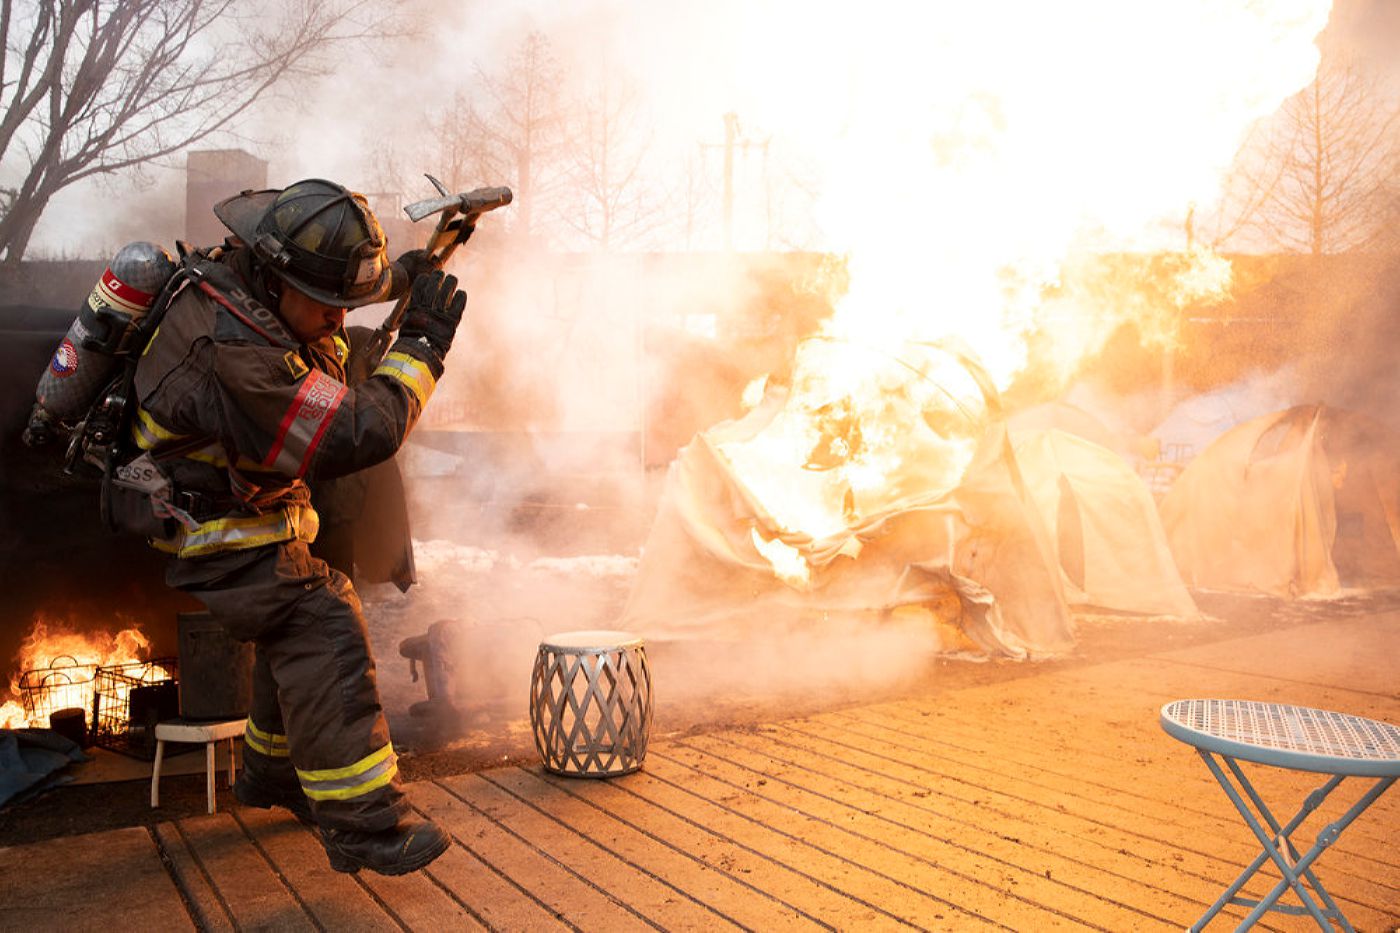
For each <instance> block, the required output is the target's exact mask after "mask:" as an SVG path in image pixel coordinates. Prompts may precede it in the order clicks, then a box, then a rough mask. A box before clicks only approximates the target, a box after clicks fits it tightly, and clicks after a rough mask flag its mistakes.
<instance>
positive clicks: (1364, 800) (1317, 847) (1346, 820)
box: [1242, 777, 1395, 933]
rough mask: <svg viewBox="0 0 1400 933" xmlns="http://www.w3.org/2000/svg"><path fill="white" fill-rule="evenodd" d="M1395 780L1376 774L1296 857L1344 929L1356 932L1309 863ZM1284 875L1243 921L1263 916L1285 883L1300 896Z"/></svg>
mask: <svg viewBox="0 0 1400 933" xmlns="http://www.w3.org/2000/svg"><path fill="white" fill-rule="evenodd" d="M1394 783H1395V778H1393V777H1391V778H1379V779H1378V780H1377V781H1376V783H1375V784H1373V785H1371V789H1370V790H1368V791H1367V792H1366V793H1365V794H1363V795H1362V796H1361V799H1360V800H1358V801H1356V803H1354V804H1352V805H1351V807H1350V809H1348V810H1347V812H1346V813H1344V814H1342V818H1341V819H1339V820H1337V821H1336V822H1334V823H1329V824H1328V825H1327V826H1324V827H1323V828H1322V832H1320V833H1318V834H1317V842H1315V843H1314V844H1313V847H1312V848H1311V849H1309V850H1308V851H1307V852H1305V853H1304V854H1303V857H1302V858H1300V859H1298V866H1297V867H1298V871H1299V872H1306V873H1307V874H1308V877H1309V878H1310V879H1312V881H1313V883H1314V885H1315V886H1316V887H1317V892H1318V894H1319V895H1321V897H1322V899H1323V900H1324V901H1326V902H1327V906H1328V908H1330V909H1329V911H1328V916H1332V915H1333V914H1335V915H1336V918H1337V922H1338V923H1340V924H1341V925H1342V929H1344V930H1346V931H1347V933H1355V931H1354V930H1353V929H1352V926H1351V924H1350V923H1349V922H1348V921H1347V918H1346V916H1345V915H1343V914H1342V911H1341V909H1340V908H1338V907H1337V905H1336V904H1335V903H1334V902H1333V901H1332V898H1331V897H1330V896H1329V895H1328V893H1327V889H1326V888H1324V887H1322V884H1321V883H1320V882H1318V881H1317V878H1316V876H1315V875H1313V874H1312V872H1311V871H1310V870H1309V866H1310V865H1312V863H1313V862H1315V861H1317V857H1318V856H1319V855H1321V854H1322V850H1323V849H1326V848H1327V847H1328V846H1330V845H1332V843H1334V842H1336V841H1337V837H1339V836H1340V835H1341V834H1342V830H1344V829H1346V828H1347V827H1348V826H1350V825H1351V824H1352V821H1353V820H1355V819H1356V818H1357V817H1358V816H1360V815H1361V814H1362V813H1364V812H1365V811H1366V808H1367V807H1369V806H1370V805H1371V804H1373V803H1375V802H1376V799H1377V798H1379V797H1380V795H1381V794H1384V793H1385V792H1386V790H1388V789H1389V788H1390V785H1392V784H1394ZM1284 878H1285V880H1284V881H1280V882H1279V883H1278V884H1277V885H1275V886H1274V889H1273V890H1272V891H1270V892H1269V895H1268V897H1266V898H1264V900H1262V901H1260V902H1259V905H1258V906H1257V907H1255V908H1254V910H1253V911H1251V912H1250V915H1249V916H1248V917H1246V918H1245V925H1248V924H1252V923H1254V922H1255V921H1256V920H1258V919H1259V918H1260V917H1261V916H1263V914H1264V911H1266V910H1268V909H1269V906H1270V905H1272V904H1273V902H1274V901H1276V900H1278V898H1279V896H1280V895H1282V894H1283V890H1284V888H1285V887H1287V886H1288V885H1289V884H1293V886H1294V889H1295V890H1297V891H1298V892H1299V894H1300V896H1301V893H1302V886H1301V885H1300V884H1297V879H1296V878H1295V879H1293V880H1292V881H1289V880H1288V876H1287V874H1285V875H1284ZM1318 925H1319V926H1321V927H1322V928H1323V929H1324V930H1330V929H1331V926H1329V925H1328V924H1326V923H1324V922H1323V921H1322V920H1320V919H1319V920H1318ZM1242 926H1243V925H1242Z"/></svg>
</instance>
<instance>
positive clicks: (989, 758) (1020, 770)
mask: <svg viewBox="0 0 1400 933" xmlns="http://www.w3.org/2000/svg"><path fill="white" fill-rule="evenodd" d="M867 712H868V711H865V710H861V711H858V712H857V713H852V714H825V715H824V716H821V717H814V718H813V719H812V720H806V721H803V722H801V723H792V724H790V725H791V727H792V728H794V729H796V730H797V731H799V732H801V733H803V734H804V735H808V736H810V737H812V738H817V739H820V738H825V737H827V736H830V735H844V736H845V737H846V741H847V742H849V743H850V745H849V747H850V748H854V749H859V748H862V747H865V746H868V745H870V744H871V743H879V744H880V748H881V754H882V755H885V756H887V757H889V758H890V759H892V760H894V761H897V762H900V763H902V764H905V765H907V766H909V767H911V768H915V769H922V770H925V771H927V772H928V773H929V775H930V778H929V779H930V780H932V779H933V777H934V776H937V777H939V778H942V779H954V780H960V781H962V782H964V783H965V784H967V785H968V786H969V787H971V788H979V789H984V790H987V791H1003V792H1005V793H1007V794H1009V795H1010V796H1013V797H1018V798H1020V799H1022V800H1026V801H1029V802H1040V803H1042V804H1043V805H1045V806H1053V807H1055V808H1058V809H1063V810H1065V811H1066V812H1070V813H1074V814H1077V815H1079V816H1081V817H1084V818H1086V819H1089V820H1092V821H1094V822H1096V823H1100V824H1106V825H1111V826H1117V827H1120V828H1122V829H1125V830H1127V831H1129V832H1131V833H1133V834H1136V835H1140V836H1142V837H1143V838H1144V839H1146V840H1151V841H1153V842H1156V843H1160V844H1161V845H1164V846H1169V847H1175V848H1176V849H1178V850H1179V851H1180V852H1182V853H1195V854H1196V855H1199V856H1206V857H1209V858H1213V859H1222V860H1224V862H1225V865H1226V866H1228V868H1227V873H1228V874H1229V875H1230V876H1231V877H1233V874H1234V873H1235V872H1236V871H1237V870H1238V868H1240V867H1243V866H1244V865H1245V864H1247V863H1248V862H1249V861H1250V860H1252V859H1253V858H1254V856H1255V855H1256V854H1258V851H1259V848H1258V844H1257V843H1256V842H1255V841H1254V839H1253V836H1252V835H1251V834H1250V832H1249V830H1248V828H1247V827H1245V825H1244V823H1243V822H1242V821H1241V820H1240V819H1239V818H1238V816H1236V815H1234V814H1233V813H1227V812H1224V811H1221V812H1219V813H1216V814H1195V813H1192V812H1191V811H1190V810H1188V809H1185V808H1180V807H1174V806H1167V805H1162V806H1156V807H1152V806H1144V805H1143V802H1142V801H1141V800H1135V799H1133V797H1132V795H1131V793H1130V792H1128V791H1125V790H1123V789H1122V788H1123V787H1124V786H1132V780H1131V779H1130V778H1129V777H1127V776H1125V777H1124V778H1123V779H1122V780H1121V781H1106V782H1100V783H1096V784H1095V785H1094V786H1093V787H1092V788H1088V787H1086V781H1085V779H1084V778H1082V777H1080V776H1075V775H1060V774H1057V773H1054V772H1049V771H1047V770H1045V769H1043V768H1042V767H1041V764H1043V761H1044V759H1037V758H1035V756H1034V755H1032V754H1031V753H1030V752H1018V751H1015V750H1014V746H1015V745H1016V744H1017V743H1016V740H1015V738H1014V736H1011V735H1007V734H1006V733H1005V732H1004V731H1002V730H984V734H986V735H987V736H988V738H987V740H986V743H985V744H984V746H982V747H980V748H979V747H978V746H977V745H975V744H974V743H965V744H964V745H960V746H950V745H948V744H947V741H946V740H945V739H944V738H943V737H934V736H933V735H929V736H917V735H891V727H889V726H887V725H885V724H883V723H880V722H865V721H864V717H865V716H866V715H867ZM837 717H844V722H843V723H842V728H840V729H837V728H834V727H833V726H832V725H831V723H829V722H827V721H826V720H827V719H828V718H837ZM857 717H858V718H859V721H857ZM814 724H816V725H814ZM838 744H839V743H838ZM1042 754H1045V753H1044V752H1043V751H1042ZM1047 757H1048V756H1047ZM1139 777H1140V775H1139ZM1215 793H1216V794H1217V795H1220V791H1219V789H1218V788H1217V789H1216V791H1215ZM1207 847H1208V849H1209V851H1207ZM1349 863H1354V860H1348V861H1343V862H1339V863H1337V864H1336V865H1334V866H1333V867H1331V868H1329V869H1328V872H1327V874H1328V876H1330V877H1324V881H1325V883H1327V885H1328V887H1329V888H1330V889H1331V890H1332V893H1333V894H1334V895H1335V896H1336V897H1338V899H1339V900H1343V901H1346V902H1347V903H1344V904H1343V905H1342V906H1343V909H1344V910H1346V911H1348V913H1349V914H1350V912H1351V911H1352V907H1351V906H1349V905H1355V906H1356V907H1357V909H1360V910H1373V911H1374V910H1378V909H1379V910H1384V909H1385V908H1384V906H1383V905H1386V904H1389V903H1391V902H1392V900H1393V894H1390V893H1388V884H1389V879H1385V878H1383V879H1381V881H1380V883H1377V880H1376V879H1375V878H1374V877H1372V876H1369V875H1366V874H1365V873H1358V871H1357V869H1356V866H1355V865H1354V864H1349ZM1319 871H1322V869H1321V868H1319ZM1228 880H1229V879H1226V883H1228ZM1255 885H1257V886H1265V887H1266V886H1267V884H1266V883H1265V882H1264V881H1263V879H1262V878H1261V879H1260V880H1258V881H1256V882H1255ZM1223 886H1224V884H1223V883H1222V885H1221V887H1222V888H1223ZM1254 890H1255V888H1254V886H1251V887H1249V888H1246V891H1247V892H1254Z"/></svg>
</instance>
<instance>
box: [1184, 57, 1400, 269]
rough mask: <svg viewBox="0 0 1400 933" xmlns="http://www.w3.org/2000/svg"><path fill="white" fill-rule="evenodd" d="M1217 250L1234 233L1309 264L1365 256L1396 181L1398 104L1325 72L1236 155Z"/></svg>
mask: <svg viewBox="0 0 1400 933" xmlns="http://www.w3.org/2000/svg"><path fill="white" fill-rule="evenodd" d="M1239 166H1240V167H1239V168H1238V169H1237V170H1236V172H1235V173H1234V176H1233V177H1232V179H1231V181H1230V183H1229V184H1228V185H1227V194H1229V193H1233V195H1234V196H1235V198H1236V200H1235V202H1234V203H1233V204H1232V205H1230V206H1229V207H1228V209H1227V210H1226V211H1225V212H1224V214H1222V218H1224V219H1221V220H1218V223H1219V227H1218V230H1217V233H1216V235H1215V236H1214V237H1213V238H1212V239H1214V240H1216V241H1217V242H1218V243H1223V242H1224V241H1225V240H1227V239H1229V238H1231V237H1235V236H1237V235H1241V234H1253V235H1256V236H1259V237H1262V238H1263V239H1264V240H1265V241H1267V243H1268V244H1270V245H1272V246H1274V247H1277V248H1281V249H1286V250H1297V251H1303V252H1310V253H1312V254H1313V255H1321V254H1323V253H1337V252H1344V251H1347V250H1352V249H1364V248H1372V247H1374V246H1376V245H1377V241H1378V238H1381V237H1383V236H1385V235H1386V233H1387V232H1388V231H1387V229H1386V228H1387V223H1386V221H1387V218H1388V215H1389V214H1390V211H1391V209H1392V204H1393V202H1392V198H1393V191H1394V190H1395V188H1394V185H1395V182H1396V179H1397V175H1400V103H1398V102H1397V101H1396V100H1395V98H1394V97H1393V96H1392V95H1389V94H1387V93H1386V92H1385V90H1384V88H1383V87H1382V85H1381V84H1380V83H1379V82H1378V80H1377V79H1376V78H1375V76H1374V75H1372V74H1370V73H1368V72H1366V71H1364V70H1362V69H1361V68H1359V67H1358V66H1356V65H1353V64H1348V63H1340V64H1324V65H1323V67H1322V68H1321V69H1319V71H1318V75H1317V79H1316V80H1315V81H1314V82H1313V83H1312V84H1311V85H1309V86H1308V87H1307V88H1304V89H1303V90H1302V91H1300V92H1299V93H1298V94H1296V95H1294V96H1293V97H1291V98H1289V100H1288V101H1287V102H1285V104H1284V105H1283V107H1282V108H1281V109H1280V112H1279V114H1278V116H1277V118H1276V119H1275V121H1274V122H1273V123H1272V124H1271V125H1270V126H1269V127H1267V128H1266V129H1265V130H1264V131H1263V132H1262V133H1261V134H1260V135H1258V136H1257V137H1256V138H1255V139H1254V140H1253V141H1252V144H1251V145H1249V146H1247V147H1246V149H1245V150H1244V151H1243V153H1242V156H1241V159H1240V161H1239Z"/></svg>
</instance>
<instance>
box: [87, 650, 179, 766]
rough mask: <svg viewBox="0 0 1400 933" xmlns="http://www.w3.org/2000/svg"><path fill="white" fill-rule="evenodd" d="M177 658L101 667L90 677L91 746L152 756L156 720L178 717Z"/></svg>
mask: <svg viewBox="0 0 1400 933" xmlns="http://www.w3.org/2000/svg"><path fill="white" fill-rule="evenodd" d="M176 670H177V662H176V659H175V658H155V659H153V660H150V661H135V662H132V663H129V664H114V665H111V666H109V667H99V668H97V671H96V673H95V674H94V676H93V691H92V741H93V744H94V745H98V746H100V747H102V748H106V749H110V750H111V751H114V752H120V753H121V754H123V755H130V756H131V757H133V758H143V759H146V760H148V761H149V760H150V759H152V758H154V757H155V749H156V741H155V729H156V723H158V722H161V721H163V720H166V719H175V718H176V717H178V716H179V715H180V693H179V686H178V684H177V678H176Z"/></svg>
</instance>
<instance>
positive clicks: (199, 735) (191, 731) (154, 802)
mask: <svg viewBox="0 0 1400 933" xmlns="http://www.w3.org/2000/svg"><path fill="white" fill-rule="evenodd" d="M246 724H247V720H246V719H230V720H228V721H227V722H185V721H184V720H182V719H172V720H169V721H167V722H161V723H157V724H156V758H155V761H154V762H153V763H152V764H151V806H152V807H153V808H154V807H159V806H160V766H161V762H162V761H163V760H164V758H165V743H166V742H189V743H192V744H196V743H200V742H203V743H204V789H205V791H206V792H207V793H208V795H209V812H210V813H213V812H214V743H215V742H221V741H224V740H225V739H227V740H228V786H229V787H232V786H233V779H234V768H235V766H234V757H233V742H234V739H235V738H237V737H238V736H241V735H242V734H243V729H244V726H245V725H246Z"/></svg>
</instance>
